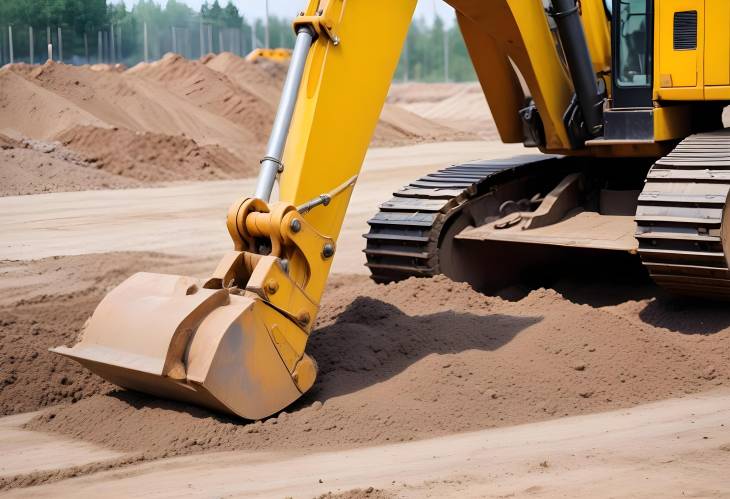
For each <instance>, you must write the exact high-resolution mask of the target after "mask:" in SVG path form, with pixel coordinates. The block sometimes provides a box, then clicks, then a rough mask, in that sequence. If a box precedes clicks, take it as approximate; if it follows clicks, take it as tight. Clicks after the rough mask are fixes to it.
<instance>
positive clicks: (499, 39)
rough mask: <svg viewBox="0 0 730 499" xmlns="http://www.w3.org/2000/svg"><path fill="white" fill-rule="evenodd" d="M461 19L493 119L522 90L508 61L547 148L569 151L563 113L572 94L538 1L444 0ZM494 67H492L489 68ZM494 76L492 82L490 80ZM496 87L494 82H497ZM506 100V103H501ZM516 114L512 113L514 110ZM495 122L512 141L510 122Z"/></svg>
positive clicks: (513, 130) (507, 110) (503, 113)
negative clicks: (519, 77) (528, 99)
mask: <svg viewBox="0 0 730 499" xmlns="http://www.w3.org/2000/svg"><path fill="white" fill-rule="evenodd" d="M447 3H449V4H450V5H451V6H452V7H454V8H455V9H456V11H457V13H458V15H459V16H460V17H462V18H463V19H461V20H460V24H461V25H462V26H464V25H465V23H466V21H467V20H468V21H469V22H470V23H471V24H470V25H469V26H470V29H468V30H467V31H466V32H465V33H466V36H467V38H468V43H470V44H473V45H472V46H470V47H469V53H470V55H472V57H474V58H475V62H474V65H475V67H476V68H477V75H478V76H479V79H480V81H481V84H482V88H484V89H485V93H486V95H487V99H488V101H489V105H490V107H492V108H493V109H494V110H495V111H496V112H495V113H494V114H495V119H499V117H501V116H503V115H505V114H507V113H508V112H510V109H509V107H507V106H510V107H511V106H514V104H513V103H514V102H515V101H516V99H518V97H519V95H520V93H521V92H522V90H521V88H520V89H518V88H515V87H514V86H515V85H516V84H517V81H518V80H517V79H516V78H515V77H514V76H513V75H512V74H511V73H510V72H511V71H513V70H512V69H511V67H508V66H507V65H506V64H505V62H504V60H505V58H507V57H508V58H509V59H511V60H512V61H513V62H514V64H515V66H516V67H517V68H518V70H519V71H520V73H521V75H522V77H523V78H524V80H525V82H526V84H527V87H528V88H529V90H530V93H531V95H532V97H533V99H535V102H536V104H537V107H538V109H539V111H540V117H541V118H542V121H543V124H544V127H545V139H546V142H547V150H561V149H569V148H570V143H569V141H568V135H567V132H566V130H565V127H564V125H563V114H564V113H565V110H566V109H567V107H568V104H569V103H570V99H571V96H572V95H573V86H572V83H571V81H570V77H569V76H568V74H567V72H566V70H565V68H564V66H563V64H562V62H561V60H560V57H559V55H558V51H557V49H556V46H555V39H554V37H553V35H552V33H551V32H550V29H549V26H548V23H547V19H546V17H545V11H544V8H543V4H542V0H490V1H488V2H486V1H483V0H447ZM492 63H493V64H492ZM492 78H494V80H492ZM497 81H498V82H499V83H496V82H497ZM503 96H506V100H505V101H503V102H500V101H501V100H502V98H503ZM515 111H516V110H515ZM504 119H505V120H506V121H505V122H504V123H500V122H498V125H497V126H498V128H499V129H500V133H504V135H505V136H508V137H513V134H515V133H516V125H515V122H514V121H511V120H513V118H504Z"/></svg>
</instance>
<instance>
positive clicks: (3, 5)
mask: <svg viewBox="0 0 730 499" xmlns="http://www.w3.org/2000/svg"><path fill="white" fill-rule="evenodd" d="M267 33H268V40H269V45H270V46H271V47H284V48H291V47H293V44H294V34H293V32H292V29H291V22H290V20H289V19H284V18H282V17H278V16H271V17H270V18H269V23H268V30H267V29H266V24H265V23H264V21H263V20H261V19H249V18H247V17H246V16H245V15H244V14H243V13H241V12H240V11H239V10H238V8H237V7H236V6H235V4H234V3H232V2H231V1H230V0H229V1H228V3H226V4H225V5H222V4H221V3H220V2H219V0H214V1H213V2H212V3H210V2H205V3H203V5H202V6H201V8H200V10H198V11H195V10H193V9H192V8H190V7H189V6H188V5H186V4H185V3H183V2H181V1H178V0H168V1H167V2H166V3H165V4H164V5H162V4H161V3H158V1H156V0H139V2H137V3H136V4H135V5H134V6H133V7H132V8H131V9H128V8H127V7H126V5H125V4H124V3H123V2H119V3H111V4H108V3H107V1H106V0H12V1H0V65H1V64H5V63H8V62H10V59H11V50H12V59H13V60H14V61H15V62H20V61H23V62H30V56H31V54H33V56H34V57H33V62H34V63H39V62H43V61H45V59H46V57H47V56H46V51H47V46H48V44H49V43H51V44H52V45H53V57H54V59H57V60H58V59H61V60H63V61H64V62H67V63H71V64H84V63H96V62H107V63H109V62H119V63H124V64H127V65H132V64H136V63H137V62H139V61H142V60H145V59H148V60H154V59H158V58H160V57H161V56H162V55H164V54H165V53H166V52H177V53H180V54H182V55H184V56H186V57H190V58H196V57H200V56H201V54H207V53H210V52H213V53H218V52H223V51H230V52H234V53H237V54H239V55H245V54H246V53H248V52H249V51H251V50H252V49H253V48H256V47H262V46H264V45H265V42H266V39H267V36H266V35H267ZM145 42H146V43H145ZM145 47H146V48H147V50H145ZM396 78H397V79H399V80H412V81H444V80H446V79H448V80H450V81H468V80H473V79H475V75H474V70H473V68H472V66H471V62H470V61H469V57H468V55H467V51H466V47H465V46H464V41H463V39H462V37H461V33H460V32H459V29H458V27H456V26H455V23H451V26H448V27H447V26H446V23H445V22H444V20H442V19H441V18H438V17H437V18H436V19H435V20H434V21H433V22H430V23H429V22H426V21H425V20H424V19H415V20H414V21H413V23H412V25H411V28H410V30H409V33H408V39H407V42H406V45H405V46H404V49H403V53H402V56H401V60H400V63H399V66H398V71H397V73H396Z"/></svg>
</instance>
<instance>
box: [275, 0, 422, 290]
mask: <svg viewBox="0 0 730 499" xmlns="http://www.w3.org/2000/svg"><path fill="white" fill-rule="evenodd" d="M317 4H319V5H318V6H319V7H320V8H323V9H324V10H325V13H324V17H326V18H327V19H328V21H330V22H331V23H332V24H333V29H334V31H335V32H336V33H337V35H338V36H339V38H340V40H341V43H340V44H339V45H338V46H334V44H333V43H332V41H331V40H329V39H328V38H327V37H319V38H318V39H317V41H316V42H315V43H314V45H313V47H312V51H311V53H310V55H309V58H308V60H307V65H306V68H305V74H304V80H303V82H302V89H301V91H300V93H299V99H298V102H297V105H296V109H295V112H294V119H293V122H292V127H291V131H290V133H289V137H288V140H287V145H286V149H285V152H284V158H283V163H284V165H285V170H284V173H282V175H281V178H280V199H282V200H285V201H286V202H288V203H291V204H294V205H299V204H301V203H304V202H306V201H309V200H310V199H313V198H314V197H316V196H318V195H319V194H321V193H323V192H327V191H329V190H331V189H333V188H335V187H336V186H338V185H340V184H342V183H343V182H345V181H346V180H347V179H349V178H351V177H352V176H353V175H356V174H357V173H358V172H359V170H360V168H361V166H362V162H363V159H364V158H365V153H366V151H367V148H368V144H369V143H370V139H371V137H372V134H373V131H374V130H375V125H376V123H377V121H378V117H379V115H380V111H381V109H382V106H383V104H384V102H385V98H386V96H387V93H388V88H389V87H390V82H391V80H392V77H393V74H394V72H395V69H396V66H397V63H398V59H399V57H400V51H401V48H402V46H403V42H404V40H405V36H406V33H407V30H408V26H409V24H410V21H411V18H412V16H413V10H414V9H415V5H416V0H398V1H392V0H368V1H366V2H365V1H361V0H328V1H322V2H315V1H313V2H311V3H310V6H309V8H308V11H307V13H309V14H312V13H313V12H314V11H316V7H317ZM313 5H314V8H312V6H313ZM350 193H351V190H348V191H347V192H345V193H343V194H342V195H340V196H338V197H337V198H335V199H333V200H332V202H331V203H330V205H329V206H327V207H326V208H324V207H319V208H315V209H314V210H312V211H311V212H310V213H308V214H307V215H306V216H305V218H306V220H308V221H309V222H310V223H311V224H312V225H313V226H314V228H315V229H316V230H317V231H318V232H319V233H321V234H324V235H331V236H333V237H335V238H336V236H337V235H338V234H339V232H340V227H341V225H342V221H343V219H344V216H345V210H346V208H347V204H348V202H349V198H350ZM325 278H326V275H325ZM312 298H313V299H314V300H315V301H317V302H318V301H319V296H312Z"/></svg>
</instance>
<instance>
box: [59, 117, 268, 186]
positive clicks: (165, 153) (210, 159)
mask: <svg viewBox="0 0 730 499" xmlns="http://www.w3.org/2000/svg"><path fill="white" fill-rule="evenodd" d="M58 139H59V140H60V141H61V143H63V145H64V146H65V147H67V148H69V149H72V150H74V151H79V152H80V153H81V154H83V155H84V157H85V158H86V162H87V163H88V164H89V166H90V167H91V168H95V169H97V170H99V171H102V172H108V173H112V174H114V175H118V176H122V177H125V178H130V179H136V180H139V181H142V182H145V183H147V182H163V181H172V180H180V179H186V180H209V179H224V178H240V177H248V176H254V175H256V173H257V171H258V168H257V165H256V164H255V163H253V162H249V163H246V162H242V161H241V160H240V159H239V158H238V157H236V156H234V155H233V154H232V153H230V152H229V151H228V150H227V149H225V148H223V147H221V146H219V145H207V146H200V145H198V144H197V143H196V142H195V141H194V140H193V139H189V138H187V137H183V136H179V135H163V134H159V133H152V132H132V131H131V130H129V129H126V128H98V127H92V126H78V127H74V128H72V129H70V130H67V131H65V132H63V133H62V134H60V135H59V136H58Z"/></svg>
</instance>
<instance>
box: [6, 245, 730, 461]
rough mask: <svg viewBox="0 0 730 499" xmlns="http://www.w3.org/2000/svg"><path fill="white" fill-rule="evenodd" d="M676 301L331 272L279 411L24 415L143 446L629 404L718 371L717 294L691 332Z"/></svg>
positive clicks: (383, 434)
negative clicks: (310, 376) (304, 358)
mask: <svg viewBox="0 0 730 499" xmlns="http://www.w3.org/2000/svg"><path fill="white" fill-rule="evenodd" d="M67 262H68V263H67ZM58 264H59V266H64V267H70V266H73V265H74V263H73V262H72V261H71V260H64V259H61V260H58ZM31 265H32V264H31ZM135 265H136V264H135ZM29 268H32V267H29ZM115 268H117V269H118V270H117V272H119V273H121V272H122V269H121V266H120V267H115ZM566 289H568V288H566ZM98 291H99V290H95V291H94V293H96V292H98ZM92 294H93V293H91V292H90V293H89V297H90V296H91V295H92ZM100 295H101V293H100V292H99V294H98V295H97V298H98V297H100ZM53 301H54V299H53V298H49V299H46V300H45V301H44V302H43V303H44V305H45V306H47V307H49V308H48V310H51V309H53V310H57V309H58V307H54V306H53ZM51 307H53V308H51ZM676 307H677V303H676V302H674V301H666V300H664V299H661V300H659V299H656V298H646V299H642V300H640V301H636V302H627V303H624V304H621V305H612V306H605V307H594V306H590V305H585V304H577V303H574V302H571V301H569V300H567V299H566V298H565V297H564V296H562V295H561V294H559V293H558V292H556V291H554V290H545V289H539V290H535V291H532V292H531V293H529V294H528V295H527V296H525V297H524V298H522V299H520V300H518V301H514V302H513V301H506V300H503V299H501V298H498V297H488V296H484V295H481V294H479V293H476V292H474V291H473V290H471V289H470V288H469V287H468V286H467V285H465V284H457V283H453V282H451V281H449V280H448V279H446V278H443V277H437V278H434V279H409V280H407V281H404V282H401V283H398V284H392V285H388V286H382V285H375V284H373V283H371V282H370V281H369V280H368V279H367V278H365V277H359V276H358V277H354V276H352V277H343V276H339V277H338V276H336V277H335V278H334V279H333V281H332V282H331V284H330V287H329V289H328V291H327V293H326V294H325V298H324V301H323V304H322V311H321V315H320V318H319V321H318V326H317V329H316V332H315V333H314V334H313V336H312V338H311V341H310V345H309V348H308V351H309V353H310V354H311V355H313V356H314V358H316V359H317V361H318V363H319V366H320V375H319V379H318V382H317V384H316V385H315V388H314V389H313V390H312V391H311V392H310V393H309V394H307V395H306V396H305V397H304V398H303V399H302V400H301V401H299V402H297V403H295V404H294V405H293V406H292V407H289V408H287V409H286V410H285V411H283V412H282V413H280V414H278V415H277V416H276V417H272V418H268V419H267V420H265V421H259V422H245V421H240V420H237V419H235V418H229V417H226V416H222V415H219V414H214V413H210V412H208V411H206V410H203V409H200V408H196V407H190V406H186V405H183V404H179V403H175V402H171V401H165V400H158V399H155V398H153V397H149V396H145V395H141V394H135V393H131V392H125V391H115V392H112V393H110V394H107V395H94V396H92V397H89V398H84V399H82V400H80V401H79V402H77V403H76V404H73V405H67V406H62V407H57V408H51V409H49V410H47V411H46V413H45V414H44V415H42V416H40V417H39V418H37V419H36V420H34V421H33V422H31V423H30V427H31V428H33V429H36V430H42V431H51V432H58V433H62V434H66V435H71V436H74V437H76V438H80V439H87V440H91V441H94V442H97V443H100V444H103V445H106V446H109V447H112V448H115V449H120V450H124V451H131V452H136V453H141V454H143V455H145V456H147V457H148V458H155V457H160V456H169V455H178V454H188V453H194V452H200V451H204V450H227V449H283V448H292V447H295V448H297V447H298V448H301V447H305V448H306V447H318V448H324V447H327V448H332V447H338V446H357V445H372V444H377V443H385V442H393V441H406V440H412V439H416V438H423V437H430V436H436V435H443V434H449V433H454V432H462V431H469V430H477V429H481V428H486V427H493V426H502V425H513V424H518V423H525V422H530V421H536V420H541V419H547V418H552V417H559V416H565V415H573V414H584V413H590V412H594V411H600V410H607V409H615V408H619V407H628V406H632V405H634V404H639V403H645V402H647V401H652V400H659V399H663V398H668V397H674V396H681V395H683V394H685V393H694V392H699V391H703V390H707V389H710V388H714V387H716V386H718V385H722V384H726V383H727V382H728V379H729V376H730V367H729V366H728V365H727V362H726V359H727V356H728V355H729V354H730V316H729V314H728V313H727V310H726V307H724V306H721V305H716V306H711V305H705V306H704V308H703V309H702V310H701V312H698V314H699V315H700V316H701V321H700V318H699V316H693V317H692V321H693V323H697V322H698V321H700V322H701V323H702V325H703V326H702V327H703V329H702V333H703V334H689V333H695V332H697V331H694V330H690V329H687V328H685V327H683V326H682V320H683V319H682V317H683V315H684V314H686V313H687V312H686V310H685V311H681V310H680V311H677V310H676ZM64 308H67V307H64ZM16 313H17V312H16ZM77 319H79V320H80V317H79V318H77ZM668 324H674V325H675V328H674V329H676V331H675V330H672V328H668V327H667V325H668ZM49 327H50V326H49ZM65 329H68V327H66V328H65ZM16 334H19V333H16ZM29 338H30V340H29V341H33V340H32V338H37V337H29ZM59 339H60V338H59ZM64 339H65V340H68V339H69V336H66V337H65V338H64ZM16 341H17V340H16ZM56 342H58V339H57V340H56ZM4 344H7V345H9V344H11V343H10V342H7V341H6V342H4ZM7 348H8V347H6V349H7ZM3 365H5V362H3ZM76 372H78V371H76ZM59 374H60V373H59ZM68 376H70V377H69V378H68V379H74V381H73V382H74V383H76V382H77V381H76V380H75V378H73V376H74V374H73V373H71V374H70V375H68ZM36 380H37V378H36V377H34V378H33V380H32V381H29V383H31V382H33V383H38V381H36ZM78 383H79V384H78V385H77V386H78V387H82V386H84V382H83V378H82V381H80V382H78Z"/></svg>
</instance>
